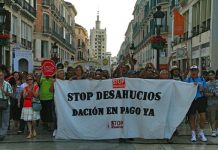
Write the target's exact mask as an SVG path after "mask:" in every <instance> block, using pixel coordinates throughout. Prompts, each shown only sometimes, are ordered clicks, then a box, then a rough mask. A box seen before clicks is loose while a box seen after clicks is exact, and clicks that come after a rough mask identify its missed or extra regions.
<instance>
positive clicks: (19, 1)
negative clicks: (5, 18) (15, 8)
mask: <svg viewBox="0 0 218 150" xmlns="http://www.w3.org/2000/svg"><path fill="white" fill-rule="evenodd" d="M14 2H15V3H16V4H18V5H20V6H21V7H22V6H23V0H14Z"/></svg>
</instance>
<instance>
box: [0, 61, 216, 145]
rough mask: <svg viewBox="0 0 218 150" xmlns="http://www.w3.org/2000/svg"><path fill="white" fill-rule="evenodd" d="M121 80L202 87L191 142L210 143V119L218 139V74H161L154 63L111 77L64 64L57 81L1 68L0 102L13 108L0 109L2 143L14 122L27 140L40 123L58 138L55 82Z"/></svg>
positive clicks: (192, 114) (123, 68)
mask: <svg viewBox="0 0 218 150" xmlns="http://www.w3.org/2000/svg"><path fill="white" fill-rule="evenodd" d="M120 77H127V78H142V79H162V80H163V79H172V80H178V81H181V82H188V83H191V84H194V85H196V86H198V90H197V93H196V97H195V99H194V100H193V102H192V104H191V107H190V108H189V111H188V112H187V118H188V121H189V124H190V128H191V141H192V142H195V141H196V140H197V135H199V138H200V140H201V141H203V142H206V141H207V138H206V136H205V134H204V127H205V122H206V119H208V120H209V123H210V125H211V129H212V133H211V136H213V137H216V136H218V71H216V72H215V71H213V70H209V71H204V73H203V74H202V75H200V72H199V68H198V66H196V65H193V66H191V67H190V68H189V69H187V71H186V72H184V73H182V72H181V70H180V68H179V67H178V66H172V67H171V68H170V69H163V70H160V71H159V70H156V68H155V67H154V65H153V64H152V63H148V64H146V66H145V67H144V68H142V69H141V70H140V71H135V70H134V69H133V67H130V66H129V65H125V64H120V65H119V66H118V67H117V68H116V70H115V71H114V72H113V73H111V75H110V74H109V72H108V71H107V70H102V69H97V70H95V71H84V70H83V67H82V66H81V65H78V66H76V67H75V68H73V67H70V66H69V67H68V68H67V70H66V72H65V70H64V66H63V64H58V65H57V73H56V75H55V77H43V76H41V75H39V74H34V73H32V74H29V73H26V72H13V73H12V74H10V73H9V71H8V69H7V68H6V67H5V66H4V65H1V66H0V101H1V100H3V99H8V102H9V104H10V105H9V106H8V107H7V108H6V109H2V108H1V105H0V140H4V138H5V136H6V134H7V130H8V128H9V126H10V124H9V123H10V120H13V126H14V127H13V128H14V129H15V130H17V133H18V134H22V133H24V131H25V127H27V129H28V135H27V137H26V138H27V139H31V138H33V137H36V136H37V131H36V129H37V124H39V123H40V125H41V124H42V125H43V128H44V129H45V130H47V131H49V132H50V131H53V135H54V136H55V133H56V129H57V121H56V115H55V105H54V92H55V89H54V82H55V79H60V80H84V79H86V80H87V79H88V80H105V79H110V78H120ZM33 99H34V100H35V99H36V100H40V102H41V105H42V109H41V110H40V111H36V110H34V109H33ZM206 113H207V114H208V115H206ZM206 116H208V118H206ZM196 118H198V119H197V120H198V122H199V125H198V124H197V123H196ZM39 120H40V121H39Z"/></svg>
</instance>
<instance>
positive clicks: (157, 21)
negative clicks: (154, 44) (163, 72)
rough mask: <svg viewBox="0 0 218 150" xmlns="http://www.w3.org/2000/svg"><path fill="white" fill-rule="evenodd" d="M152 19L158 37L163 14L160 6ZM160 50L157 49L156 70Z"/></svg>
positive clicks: (158, 66) (158, 64) (158, 67)
mask: <svg viewBox="0 0 218 150" xmlns="http://www.w3.org/2000/svg"><path fill="white" fill-rule="evenodd" d="M153 18H154V19H155V24H156V34H157V36H160V29H161V27H162V25H163V18H164V12H162V11H161V6H157V11H156V12H155V13H154V15H153ZM159 57H160V49H157V70H160V58H159Z"/></svg>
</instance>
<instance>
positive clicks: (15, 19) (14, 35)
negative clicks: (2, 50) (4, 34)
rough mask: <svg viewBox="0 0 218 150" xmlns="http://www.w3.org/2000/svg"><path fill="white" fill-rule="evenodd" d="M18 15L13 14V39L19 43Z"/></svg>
mask: <svg viewBox="0 0 218 150" xmlns="http://www.w3.org/2000/svg"><path fill="white" fill-rule="evenodd" d="M17 24H18V22H17V17H16V16H13V29H12V41H13V42H14V43H17Z"/></svg>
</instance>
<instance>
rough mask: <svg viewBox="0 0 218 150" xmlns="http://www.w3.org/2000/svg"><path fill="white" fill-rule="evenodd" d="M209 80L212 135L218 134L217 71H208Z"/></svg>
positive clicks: (208, 94) (208, 92) (207, 93)
mask: <svg viewBox="0 0 218 150" xmlns="http://www.w3.org/2000/svg"><path fill="white" fill-rule="evenodd" d="M208 77H209V81H208V82H207V92H206V94H205V95H206V96H207V97H208V102H207V104H208V117H209V122H210V125H211V128H212V134H211V136H212V137H216V136H218V80H216V78H215V71H213V70H210V71H209V72H208Z"/></svg>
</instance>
